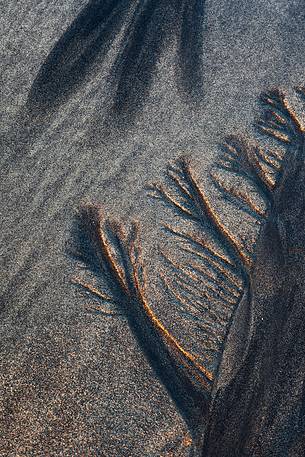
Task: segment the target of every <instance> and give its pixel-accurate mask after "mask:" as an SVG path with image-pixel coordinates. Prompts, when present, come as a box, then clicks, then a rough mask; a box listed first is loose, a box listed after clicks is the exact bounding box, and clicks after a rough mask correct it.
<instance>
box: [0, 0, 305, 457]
mask: <svg viewBox="0 0 305 457" xmlns="http://www.w3.org/2000/svg"><path fill="white" fill-rule="evenodd" d="M99 3H100V2H88V3H86V2H84V1H78V2H75V1H66V2H64V4H63V2H57V1H40V2H38V1H30V0H21V1H18V2H17V1H14V0H11V1H10V2H1V3H0V11H1V103H0V111H1V130H0V134H1V148H2V155H1V168H0V169H1V179H0V183H1V184H0V186H1V193H0V198H1V231H0V233H1V250H2V252H1V254H2V268H1V324H2V325H1V326H0V330H1V369H0V373H1V374H0V385H1V388H0V391H1V395H0V398H1V400H0V405H1V407H0V419H1V422H0V429H1V433H0V455H3V456H8V455H9V456H15V455H16V456H17V455H18V456H32V455H33V456H36V455H37V456H40V455H52V456H53V455H64V456H66V455H67V456H68V455H73V456H83V455H85V456H95V455H101V456H105V457H112V456H113V457H115V456H124V457H125V456H135V457H136V456H161V455H164V456H165V455H167V456H170V455H175V456H176V455H177V456H179V455H181V456H185V455H188V453H189V449H190V440H189V436H188V431H187V427H186V425H185V423H184V422H183V420H182V419H181V417H180V414H179V413H178V412H177V410H176V408H175V405H174V403H173V402H172V400H171V399H170V397H169V396H168V393H167V391H166V390H165V388H164V386H163V384H161V383H160V381H159V380H158V378H157V377H156V376H155V373H154V372H153V371H152V369H151V368H150V366H149V364H148V362H147V360H146V358H145V356H144V355H143V354H142V352H141V350H140V348H139V346H138V344H137V342H136V340H135V339H134V337H133V336H132V333H131V331H130V330H129V327H128V325H127V324H126V322H125V321H124V319H122V318H120V317H118V316H101V315H99V314H98V313H95V312H92V311H90V309H89V310H88V307H89V306H88V304H89V302H90V298H89V297H86V296H84V295H83V294H81V293H80V292H79V290H78V289H77V288H75V287H73V286H72V285H71V278H72V277H73V276H81V275H82V274H83V273H82V271H80V270H78V267H77V266H76V265H75V263H74V262H72V261H71V259H70V258H69V256H68V255H67V253H66V250H67V243H68V244H69V246H70V244H71V243H72V244H73V240H72V241H71V233H72V232H73V230H72V225H73V221H74V219H75V214H76V212H77V209H78V208H79V205H80V201H81V200H83V199H91V200H92V199H93V200H96V201H98V202H100V203H101V204H102V205H103V207H104V208H105V211H106V212H107V215H110V216H111V215H116V216H117V217H120V219H121V220H122V221H123V222H124V221H125V220H126V219H127V218H128V219H131V218H136V219H141V221H142V233H141V239H142V240H143V258H145V259H146V264H147V268H148V270H149V278H150V281H149V287H148V291H147V293H148V295H149V297H150V302H151V305H152V307H153V308H154V310H155V311H156V312H157V313H158V316H160V318H161V319H162V321H163V322H164V323H165V324H166V325H167V327H169V328H170V330H171V332H172V333H173V334H174V336H175V337H176V338H177V339H178V340H179V341H182V342H183V343H184V346H186V348H187V349H188V350H189V351H192V352H194V353H196V354H198V355H199V357H200V356H202V357H204V353H203V351H202V341H201V338H202V334H201V333H200V332H198V331H196V328H195V327H194V324H193V322H192V321H190V320H186V319H183V318H182V317H181V315H180V313H179V310H177V307H175V305H174V304H173V303H172V302H171V301H170V300H168V298H166V296H164V295H165V292H164V287H162V283H161V282H160V280H159V276H160V274H159V273H160V271H161V272H162V271H163V270H164V268H165V267H164V262H163V261H161V259H160V255H159V253H158V249H157V247H158V245H159V244H161V245H162V246H163V247H164V246H165V247H166V248H167V250H169V251H170V252H171V256H172V257H174V258H175V257H177V256H178V255H179V254H180V253H179V252H178V250H177V248H176V247H175V245H173V244H172V239H171V237H168V236H167V234H166V233H164V231H162V229H161V221H162V220H163V221H164V222H169V221H171V222H172V221H173V220H174V221H175V218H174V216H173V214H172V212H171V211H170V209H169V208H166V207H163V208H162V209H161V207H160V205H158V204H155V203H154V202H153V201H152V200H151V199H150V198H148V196H147V190H146V189H145V186H146V185H147V184H148V183H150V182H154V181H160V180H162V179H163V176H164V170H165V169H166V165H167V163H168V162H169V161H172V160H174V159H176V158H178V157H180V156H181V154H190V155H191V156H192V158H193V163H194V164H195V166H196V173H197V175H198V176H199V177H200V180H201V182H202V184H203V185H204V184H205V183H206V185H205V188H206V191H207V193H208V194H209V197H210V200H211V201H212V203H213V205H214V207H215V208H216V209H217V211H219V213H220V214H222V216H223V220H224V222H225V223H227V224H229V225H230V227H231V228H232V230H235V231H236V233H239V232H242V233H244V234H247V236H248V235H249V234H250V232H251V227H250V225H249V224H248V222H247V221H244V220H243V221H241V219H240V218H241V216H240V214H239V213H236V212H235V213H234V212H233V213H232V211H228V210H227V208H226V206H225V205H224V203H223V201H222V200H221V199H220V198H218V197H217V195H216V193H215V192H214V191H213V188H212V186H210V185H209V184H208V181H207V176H208V170H209V167H210V166H211V165H212V164H213V163H215V161H216V158H217V156H218V151H219V149H218V144H219V143H220V142H222V140H223V138H224V137H225V136H226V135H227V134H232V133H237V132H248V133H249V132H250V133H252V130H251V129H252V120H253V118H254V117H255V115H256V113H257V103H256V100H257V95H258V94H259V93H260V92H262V91H263V90H265V89H266V88H270V87H272V86H274V85H275V86H281V87H285V88H293V86H294V85H299V84H302V83H304V79H303V70H304V64H303V56H304V51H305V44H304V43H305V40H304V34H305V32H304V30H303V17H302V14H301V13H302V3H301V2H300V1H291V0H290V1H288V0H285V1H284V0H280V1H269V2H267V1H263V0H260V1H257V2H255V4H254V2H250V1H249V2H238V1H234V2H227V1H224V0H223V1H222V0H221V1H217V2H216V1H206V2H205V4H204V5H203V2H202V1H201V2H200V1H197V2H196V1H195V0H194V1H191V2H186V1H185V2H184V1H182V0H181V1H178V0H177V2H174V1H161V0H160V1H152V0H151V1H144V2H143V1H141V2H140V1H129V2H124V1H122V2H120V1H107V2H102V3H103V11H102V12H101V10H100V5H99ZM291 96H292V95H291ZM292 99H293V96H292ZM241 222H243V224H241ZM249 236H250V235H249ZM89 308H90V307H89ZM215 363H216V362H215Z"/></svg>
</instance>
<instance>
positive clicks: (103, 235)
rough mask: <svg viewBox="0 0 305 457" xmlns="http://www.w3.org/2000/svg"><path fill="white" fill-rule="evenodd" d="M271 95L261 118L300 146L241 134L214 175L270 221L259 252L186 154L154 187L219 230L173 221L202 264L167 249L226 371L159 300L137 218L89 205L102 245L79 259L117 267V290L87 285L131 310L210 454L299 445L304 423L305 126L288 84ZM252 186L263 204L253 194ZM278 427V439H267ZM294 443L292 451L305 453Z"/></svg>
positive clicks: (172, 277)
mask: <svg viewBox="0 0 305 457" xmlns="http://www.w3.org/2000/svg"><path fill="white" fill-rule="evenodd" d="M299 92H300V93H301V94H304V90H303V89H299ZM262 101H263V104H264V107H265V109H264V115H263V116H262V118H261V119H260V120H259V121H258V128H259V129H260V131H262V132H263V133H264V134H267V135H269V136H271V137H272V138H275V139H276V140H277V141H280V142H281V143H283V144H284V145H285V146H287V145H288V146H287V150H286V151H284V152H283V151H282V152H280V151H278V150H277V149H276V148H274V147H272V148H271V149H269V148H268V149H265V148H263V147H260V146H259V145H257V144H253V143H250V142H248V141H246V140H244V139H240V138H238V137H231V138H228V139H227V141H226V143H225V145H224V150H223V154H222V156H221V157H220V160H219V161H218V163H217V165H216V167H215V170H213V172H212V173H211V177H212V180H213V182H214V184H215V185H216V187H217V188H218V189H219V190H220V191H221V192H222V193H223V195H224V196H226V197H227V198H229V199H230V200H231V201H232V202H233V203H234V204H237V205H238V206H239V207H240V208H241V209H242V210H243V211H245V212H247V213H248V214H251V216H252V217H253V219H254V220H256V221H257V222H258V223H259V224H261V229H260V232H259V236H258V239H257V242H256V244H254V246H252V252H251V249H250V248H248V247H247V245H246V243H242V242H241V241H239V240H238V239H237V238H236V237H235V236H234V235H233V234H231V232H230V230H229V229H227V228H226V227H225V226H224V225H223V224H222V222H221V218H220V216H219V215H218V214H217V213H216V212H215V210H214V209H213V208H212V206H211V204H210V203H209V200H208V198H207V196H206V195H205V193H204V192H203V190H202V189H201V188H200V185H199V183H198V181H197V179H196V178H195V176H194V172H193V171H192V169H191V166H190V164H189V162H188V161H187V160H186V159H185V158H182V159H180V160H179V161H178V162H177V163H176V164H175V165H173V166H171V167H169V170H168V178H169V181H170V183H171V186H170V188H167V187H165V186H163V185H161V184H154V185H153V186H152V187H151V190H152V195H153V196H154V197H156V198H159V199H161V200H162V201H163V202H165V203H166V204H168V205H170V207H172V208H173V209H174V211H175V212H176V213H177V214H179V215H180V217H181V218H182V219H185V220H191V222H192V223H195V224H196V225H197V226H198V228H199V230H200V231H201V232H202V234H203V235H204V234H205V233H206V232H210V234H211V236H212V238H213V241H214V242H213V243H212V244H210V243H209V242H207V241H206V240H205V239H204V237H199V238H198V237H197V236H194V235H193V234H192V233H190V232H188V231H184V232H180V231H178V230H176V229H175V228H173V227H171V226H169V225H166V230H168V232H169V233H170V234H172V235H174V236H175V238H176V239H178V240H180V241H183V242H184V243H185V246H184V248H186V249H187V250H189V252H191V253H192V254H193V255H194V256H195V259H196V262H195V261H194V262H193V263H190V264H188V265H181V264H179V263H175V262H174V261H173V260H172V259H170V258H169V256H168V255H167V254H164V253H163V258H164V261H165V262H166V263H167V265H168V266H169V270H168V271H169V277H164V278H163V280H164V284H165V286H166V288H167V290H168V291H169V293H170V294H172V295H173V296H174V297H175V299H176V300H177V302H178V303H179V304H180V306H181V309H182V311H183V312H184V315H185V316H186V315H187V314H189V315H190V316H192V317H194V316H198V315H200V320H201V323H202V327H203V330H205V333H206V350H207V360H208V359H209V357H208V355H209V352H211V349H212V351H214V353H215V357H217V356H218V360H219V361H220V363H219V366H218V368H217V369H216V370H214V372H213V371H211V370H210V369H209V368H208V362H207V365H206V366H202V365H201V364H199V363H198V362H197V361H196V357H194V356H193V355H192V354H190V353H189V352H188V351H186V350H184V349H183V348H182V346H181V345H180V343H178V342H177V341H176V340H175V338H174V337H173V336H172V335H171V333H170V332H169V331H168V330H167V329H166V328H165V327H164V326H163V325H162V323H161V322H160V321H159V320H158V318H157V317H156V315H155V314H154V312H153V311H152V310H151V308H150V306H149V305H148V304H147V302H146V300H145V298H144V297H145V280H144V276H145V275H144V271H145V267H144V265H143V261H142V259H141V255H140V245H139V241H138V234H137V232H138V229H137V228H136V226H135V225H133V226H132V229H131V232H130V234H127V233H124V231H123V229H122V227H121V226H120V225H119V224H117V223H113V222H109V221H107V219H105V217H104V215H103V213H102V210H100V209H99V208H98V207H97V206H94V205H93V206H88V207H86V208H84V209H83V210H82V213H81V214H82V219H83V221H85V222H86V223H87V227H89V230H88V229H87V235H86V236H90V238H91V247H90V249H92V251H91V253H90V249H89V251H87V243H85V244H83V243H82V240H79V244H78V246H79V247H80V248H81V250H82V252H83V254H82V255H80V257H79V258H80V260H82V261H83V263H84V264H85V265H87V267H89V268H90V269H91V271H93V272H94V273H98V274H102V275H104V276H106V284H107V286H108V290H110V291H111V298H109V297H108V295H104V292H102V293H100V292H98V293H96V291H95V289H92V287H91V286H89V285H87V284H82V283H81V282H80V284H81V285H83V286H84V287H85V288H86V289H87V290H89V292H92V293H93V294H95V295H100V297H99V298H100V299H101V300H102V301H103V300H106V301H109V300H112V301H113V302H114V303H115V305H116V307H117V308H119V310H120V312H123V314H124V315H125V316H126V317H127V319H128V322H129V325H130V327H131V329H132V331H133V333H134V334H135V336H136V337H137V340H138V342H139V344H140V347H141V348H142V350H143V351H144V353H145V354H146V356H147V357H148V360H149V361H150V363H151V365H152V366H153V368H154V369H155V372H156V374H157V375H158V376H159V378H160V379H161V380H162V382H163V383H164V385H165V386H166V387H167V389H168V391H169V393H170V394H171V396H172V398H173V399H174V400H175V402H176V404H177V406H178V408H179V410H180V411H181V413H182V415H183V417H184V418H185V420H186V422H187V423H188V425H189V427H190V432H191V433H192V436H193V439H194V446H195V448H196V447H197V452H199V455H202V456H209V455H211V456H215V455H217V456H224V457H225V456H228V455H230V456H233V455H236V456H240V455H269V450H268V449H271V446H273V447H272V449H277V447H276V445H275V442H276V440H278V446H279V447H278V449H279V451H278V452H283V449H284V450H285V452H286V454H285V455H290V454H289V452H290V450H291V449H293V447H294V446H295V445H296V443H298V440H300V439H301V438H300V437H301V436H302V433H303V432H304V417H303V413H302V404H303V401H304V400H303V399H302V396H303V378H304V373H303V365H302V363H301V360H300V357H301V356H300V351H299V350H297V348H300V347H302V345H303V343H304V335H305V328H304V324H303V322H304V319H303V318H302V307H303V303H304V292H302V291H303V289H304V286H303V276H304V254H303V253H304V242H305V239H304V236H303V235H302V233H303V227H304V223H303V222H304V221H303V219H304V208H305V206H304V197H303V195H304V192H303V187H304V182H305V176H304V157H303V153H304V150H303V149H304V146H303V145H304V129H303V127H302V125H301V123H300V121H299V120H298V118H297V117H296V115H295V113H294V112H293V110H292V109H291V108H290V106H289V104H288V102H287V100H286V97H285V95H284V94H283V93H282V92H280V91H279V90H273V91H270V92H269V93H267V94H264V95H263V96H262ZM223 173H224V174H227V173H229V174H231V175H232V174H233V175H234V176H235V175H237V176H239V177H242V178H243V179H244V180H245V181H246V182H247V185H248V187H249V190H248V192H247V191H246V192H244V191H242V190H240V189H238V188H236V186H234V185H228V184H227V179H226V177H225V176H223ZM251 187H252V190H253V188H254V189H255V190H256V192H257V193H258V194H259V195H260V198H261V202H260V203H259V202H258V201H257V199H256V201H255V198H253V197H252V194H251V192H250V188H251ZM81 233H82V232H81ZM89 245H90V243H89ZM214 246H218V248H217V247H216V248H215V247H214ZM94 259H95V260H94ZM97 265H98V268H97ZM97 269H101V271H100V272H98V271H97ZM199 278H200V280H199ZM202 284H205V287H202ZM108 290H107V294H108ZM215 299H216V300H217V301H218V302H219V303H220V305H221V306H222V310H221V312H219V313H218V312H217V308H215V309H216V311H215V309H214V308H213V307H212V306H211V304H212V303H213V302H214V301H215ZM217 323H220V324H221V326H222V333H220V335H222V341H221V342H219V341H215V340H213V325H215V324H217ZM301 352H302V351H301ZM284 373H289V375H288V376H286V375H284ZM289 379H290V382H289ZM211 385H212V390H211ZM275 406H277V409H275ZM207 409H209V413H208V414H207ZM302 417H303V419H302ZM204 424H205V426H206V432H205V426H204ZM266 431H268V435H267V436H268V437H269V439H270V436H271V442H269V441H268V442H267V441H266V440H265V438H264V437H265V436H266ZM274 446H275V447H274ZM298 446H299V448H302V446H300V444H298ZM280 449H281V450H280ZM270 452H271V451H270ZM294 452H295V453H294V454H291V455H301V454H298V453H296V451H294ZM201 453H202V454H201ZM270 455H271V454H270ZM276 455H284V454H279V453H278V454H276Z"/></svg>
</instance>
